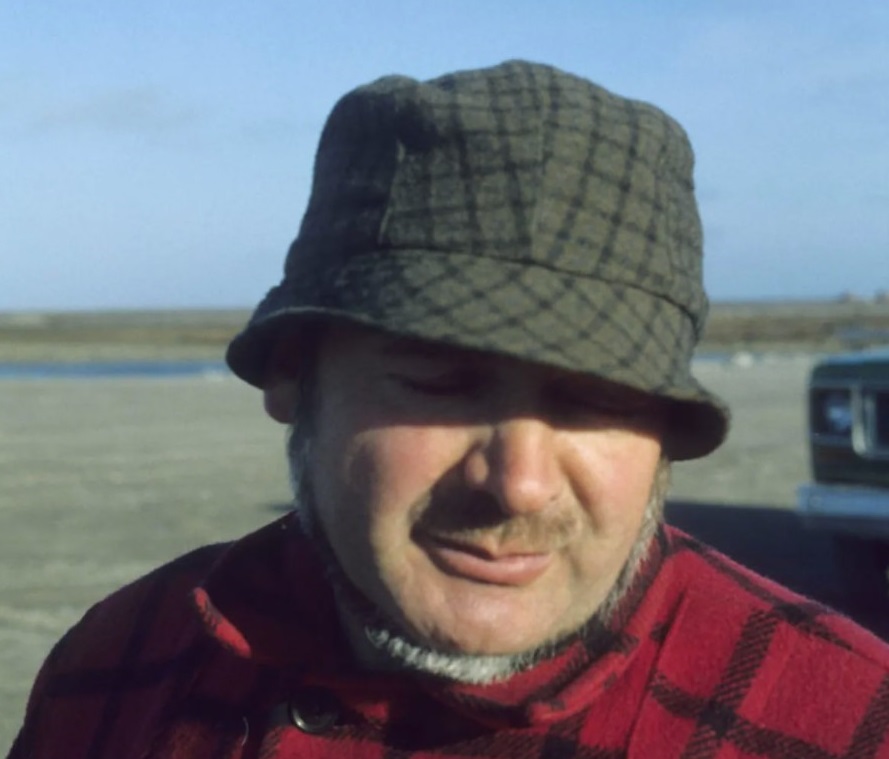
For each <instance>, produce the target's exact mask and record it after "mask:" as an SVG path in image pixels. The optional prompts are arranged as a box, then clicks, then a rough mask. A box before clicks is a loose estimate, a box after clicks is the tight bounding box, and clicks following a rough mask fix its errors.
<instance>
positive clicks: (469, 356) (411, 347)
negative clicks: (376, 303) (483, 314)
mask: <svg viewBox="0 0 889 759" xmlns="http://www.w3.org/2000/svg"><path fill="white" fill-rule="evenodd" d="M380 352H381V353H382V354H383V355H384V356H392V357H394V358H422V359H430V360H432V359H435V360H438V361H454V360H457V361H466V360H479V359H480V356H479V354H478V353H477V352H476V351H472V350H467V349H464V348H457V347H454V346H450V345H445V346H442V345H437V344H435V343H431V342H427V341H425V340H415V339H412V338H409V337H398V336H396V337H392V338H389V339H387V340H386V342H385V343H383V347H382V349H381V351H380Z"/></svg>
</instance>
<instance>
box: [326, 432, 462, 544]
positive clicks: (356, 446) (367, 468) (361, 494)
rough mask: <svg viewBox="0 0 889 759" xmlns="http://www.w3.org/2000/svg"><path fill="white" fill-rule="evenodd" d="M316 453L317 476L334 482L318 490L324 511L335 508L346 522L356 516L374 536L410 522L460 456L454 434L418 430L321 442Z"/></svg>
mask: <svg viewBox="0 0 889 759" xmlns="http://www.w3.org/2000/svg"><path fill="white" fill-rule="evenodd" d="M316 453H317V455H316V457H315V464H316V467H315V468H316V472H317V473H318V474H319V475H320V476H321V477H322V478H323V479H326V480H327V481H328V482H329V486H328V487H327V488H323V489H321V490H316V492H317V495H318V501H319V506H323V507H324V508H329V507H333V509H334V510H335V511H336V512H338V516H339V517H342V518H346V517H348V518H349V519H350V520H355V519H356V517H357V518H358V519H359V520H361V521H363V522H365V524H366V525H367V529H368V530H369V531H374V532H375V531H378V530H381V529H382V530H385V529H387V527H389V528H391V526H392V525H393V524H396V523H397V521H400V520H404V519H407V520H409V521H410V520H411V519H412V517H413V512H414V511H416V510H418V509H421V508H422V505H423V504H424V503H425V502H426V500H427V498H428V496H429V493H430V491H431V490H432V488H433V487H434V486H435V484H436V483H437V482H438V481H439V480H440V479H441V478H442V477H443V476H444V475H445V474H446V473H447V472H448V470H450V469H451V468H453V467H454V466H455V464H456V463H457V462H458V461H459V459H460V455H461V454H460V446H459V445H458V444H455V441H454V440H453V436H452V435H448V434H447V433H446V432H444V431H442V430H436V429H435V428H428V427H413V426H398V427H395V426H390V427H376V428H373V429H365V430H362V431H360V432H358V433H356V434H354V435H350V436H348V437H343V438H341V439H332V440H321V441H319V446H318V449H317V451H316ZM330 473H333V476H330Z"/></svg>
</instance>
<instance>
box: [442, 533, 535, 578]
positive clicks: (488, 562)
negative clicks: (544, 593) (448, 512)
mask: <svg viewBox="0 0 889 759" xmlns="http://www.w3.org/2000/svg"><path fill="white" fill-rule="evenodd" d="M425 549H426V552H427V553H428V554H429V556H430V558H431V559H432V561H433V562H435V564H436V566H438V568H439V569H441V570H442V571H444V572H446V573H447V574H450V575H455V576H457V577H462V578H464V579H466V580H472V581H474V582H481V583H487V584H489V585H508V586H513V587H520V586H522V585H529V584H531V583H532V582H534V580H536V579H537V578H538V577H540V576H541V575H542V574H543V573H544V572H545V571H546V570H547V568H548V567H549V565H550V563H551V561H552V555H551V554H548V553H517V554H510V555H508V556H500V557H497V558H496V559H492V558H486V557H484V556H479V555H478V554H477V553H472V552H471V551H466V550H463V549H461V548H459V547H457V546H454V545H448V544H445V543H439V542H435V541H430V542H428V543H426V545H425Z"/></svg>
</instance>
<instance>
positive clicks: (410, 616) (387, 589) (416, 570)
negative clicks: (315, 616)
mask: <svg viewBox="0 0 889 759" xmlns="http://www.w3.org/2000/svg"><path fill="white" fill-rule="evenodd" d="M315 387H316V389H317V397H316V398H315V402H314V409H313V414H314V418H313V424H312V426H313V429H314V433H313V436H312V443H311V453H310V455H309V458H308V462H307V472H306V474H307V476H308V482H309V485H310V488H311V491H312V496H313V502H314V509H315V516H316V518H317V520H318V521H319V523H320V526H321V529H322V530H323V532H324V534H325V535H326V537H327V539H328V541H329V543H330V545H331V547H332V549H333V552H334V554H335V555H336V558H337V560H338V562H339V563H340V565H341V567H342V569H343V570H344V572H345V574H346V576H347V577H348V578H349V579H350V580H351V582H352V583H353V584H354V585H355V586H356V587H357V588H358V589H359V590H360V591H362V593H363V594H364V595H365V596H366V597H367V598H368V599H369V600H370V601H371V602H372V603H373V604H374V605H375V606H376V607H377V608H379V609H380V610H381V611H383V612H384V613H385V614H386V615H387V616H388V617H389V618H390V619H392V620H393V621H394V622H395V623H396V624H398V625H399V626H400V627H402V628H403V629H404V630H405V631H406V632H407V633H408V634H409V636H410V637H412V638H414V639H415V640H416V641H417V642H419V643H422V644H425V645H428V646H430V647H432V648H435V649H438V650H444V651H452V652H460V653H470V654H512V653H519V652H524V651H528V650H531V649H534V648H536V647H538V646H540V645H541V644H544V643H546V642H549V641H552V640H554V639H557V638H559V637H562V636H564V635H565V634H567V633H569V632H572V631H574V630H576V629H577V628H579V627H580V626H581V625H583V623H584V622H586V621H587V620H588V619H589V618H590V617H591V616H592V615H593V614H594V612H595V611H596V609H597V608H598V607H599V605H600V604H601V603H602V601H603V600H604V599H605V597H606V596H607V594H608V592H609V590H610V589H611V587H612V586H613V585H614V583H615V581H616V580H617V578H618V575H619V574H620V571H621V569H622V567H623V565H624V563H625V562H626V559H627V557H628V555H629V553H630V550H631V549H632V547H633V545H634V543H635V541H636V539H637V536H638V534H639V531H640V525H641V524H642V520H643V514H644V512H645V509H646V505H647V503H648V501H649V497H650V495H651V491H652V484H653V481H654V477H655V473H656V471H657V468H658V462H659V460H660V454H661V447H660V442H659V413H658V409H657V408H656V407H655V406H654V404H653V401H652V400H651V399H650V398H649V397H648V396H644V395H642V394H639V393H635V392H633V391H630V390H628V389H626V388H621V387H619V386H615V385H611V384H606V383H603V382H601V381H598V380H595V379H591V378H589V377H583V376H580V375H576V374H570V373H567V372H562V371H558V370H554V369H548V368H544V367H539V366H535V365H531V364H528V363H525V362H521V361H516V360H513V359H507V358H503V357H497V356H494V355H492V354H485V353H475V352H470V351H462V350H457V349H453V348H448V347H443V346H440V345H436V344H431V343H426V342H419V341H412V340H405V339H401V338H397V337H393V336H391V335H386V334H384V333H378V332H371V331H367V330H361V329H357V328H348V327H336V328H333V329H331V330H330V332H329V333H328V334H327V336H326V338H325V340H324V342H323V344H322V346H321V350H320V354H319V358H318V366H317V374H316V377H315Z"/></svg>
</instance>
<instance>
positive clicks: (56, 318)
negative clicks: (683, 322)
mask: <svg viewBox="0 0 889 759" xmlns="http://www.w3.org/2000/svg"><path fill="white" fill-rule="evenodd" d="M248 318H249V311H247V310H246V309H227V310H217V311H214V310H206V309H201V310H159V311H145V310H139V311H135V310H134V311H106V312H101V311H91V312H10V313H0V361H2V362H7V363H10V362H35V361H57V362H85V361H124V360H130V361H187V360H192V361H212V360H219V361H221V360H223V357H224V353H225V347H226V345H227V344H228V342H229V340H231V338H232V337H233V336H234V335H235V334H236V333H237V332H238V331H239V330H240V329H241V328H242V326H243V325H244V324H245V323H246V322H247V319H248ZM877 344H889V303H884V302H876V301H849V302H846V301H774V302H765V303H754V302H744V303H716V304H713V305H712V306H711V310H710V319H709V322H708V325H707V329H706V332H705V334H704V336H703V340H702V342H701V345H700V348H699V351H700V352H701V353H736V352H741V351H744V352H751V353H774V352H780V353H793V352H806V353H817V352H836V351H842V350H851V349H855V348H861V347H868V346H872V345H877Z"/></svg>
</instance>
